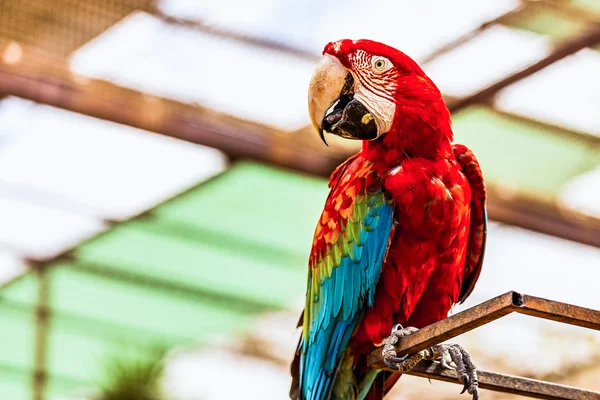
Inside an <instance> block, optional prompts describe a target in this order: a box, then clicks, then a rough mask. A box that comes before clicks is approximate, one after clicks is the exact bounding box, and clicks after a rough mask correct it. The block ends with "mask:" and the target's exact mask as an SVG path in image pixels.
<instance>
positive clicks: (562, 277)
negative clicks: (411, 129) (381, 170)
mask: <svg viewBox="0 0 600 400" xmlns="http://www.w3.org/2000/svg"><path fill="white" fill-rule="evenodd" d="M343 37H349V38H370V39H375V40H380V41H384V42H386V43H388V44H390V45H393V46H395V47H397V48H399V49H401V50H403V51H405V52H406V53H408V54H409V55H411V56H412V57H413V58H415V59H416V60H417V61H418V62H419V63H421V65H422V66H423V68H424V69H425V71H426V72H427V73H428V74H429V75H430V76H431V77H432V78H433V80H434V81H435V82H436V83H437V84H438V85H439V87H440V89H441V90H442V92H443V93H444V95H445V96H446V100H447V104H448V106H449V108H450V109H451V110H452V112H453V121H454V125H453V126H454V131H455V137H456V141H457V142H460V143H464V144H466V145H468V146H469V147H471V148H472V149H473V150H474V151H475V153H476V154H477V156H478V158H479V160H480V162H481V165H482V168H483V171H484V174H485V176H486V178H487V182H488V187H489V204H488V207H489V215H490V218H491V223H490V228H489V234H488V249H487V254H486V260H485V264H484V268H483V272H482V275H481V278H480V280H479V283H478V285H477V286H476V289H475V291H474V292H473V294H472V295H471V297H470V298H469V300H468V301H467V303H466V304H464V305H463V306H461V307H457V308H456V310H455V311H460V310H461V309H464V308H466V307H470V306H473V305H475V304H478V303H480V302H482V301H484V300H487V299H489V298H491V297H494V296H496V295H499V294H501V293H504V292H506V291H508V290H517V291H521V292H523V293H527V294H531V295H536V296H541V297H546V298H550V299H554V300H559V301H563V302H569V303H572V304H576V305H580V306H585V307H590V308H595V309H600V295H599V289H598V288H599V286H598V285H599V284H598V282H600V249H599V248H600V200H599V199H600V2H598V1H597V0H537V1H533V0H522V1H518V0H493V1H492V0H487V1H480V0H456V1H447V0H425V1H419V2H417V1H408V0H407V1H398V0H393V1H392V0H374V1H371V2H365V1H359V0H345V1H343V2H342V1H333V0H322V1H316V0H307V1H302V2H300V1H298V2H293V1H284V0H254V1H243V0H221V1H209V0H105V1H101V0H52V1H51V0H35V1H26V0H2V1H0V339H1V340H0V397H1V398H2V399H7V400H19V399H34V400H59V399H60V400H62V399H105V400H116V399H119V400H200V399H201V400H212V399H215V400H216V399H234V398H243V399H283V398H286V396H287V391H288V386H289V374H288V363H289V361H290V360H291V357H292V353H293V351H294V347H295V345H296V342H297V337H298V336H297V333H296V332H295V330H294V326H295V323H296V321H297V318H298V315H299V312H300V310H301V308H302V304H303V301H304V300H303V296H304V287H305V279H306V278H305V277H306V268H307V267H306V264H307V258H308V253H309V250H310V245H311V242H312V234H313V230H314V226H315V223H316V220H317V217H318V215H319V214H320V211H321V209H322V206H323V203H324V200H325V197H326V195H327V181H326V177H327V176H328V175H329V174H330V173H331V171H332V170H333V168H334V167H335V166H336V165H337V164H338V163H340V162H341V161H342V160H343V159H345V158H346V157H347V156H348V155H350V154H352V153H353V152H354V151H356V150H357V147H356V146H357V144H356V143H354V142H352V143H351V142H344V141H343V140H335V138H332V140H331V141H332V144H331V146H330V147H329V148H326V147H324V146H323V145H322V143H321V142H320V140H319V138H318V136H317V134H316V133H315V132H314V131H313V130H312V128H311V127H309V121H308V113H307V107H306V91H307V87H308V81H309V79H310V76H311V73H312V70H313V68H314V66H315V64H316V62H317V61H318V59H319V54H320V51H321V49H322V48H323V46H324V44H325V43H327V42H328V41H331V40H335V39H339V38H343ZM456 341H457V342H459V343H461V344H463V345H464V346H465V347H466V348H467V349H468V350H469V351H471V354H472V355H473V356H474V357H475V360H476V364H477V365H478V367H480V368H481V369H485V370H489V371H495V372H502V373H511V374H518V375H523V376H527V377H534V378H538V379H546V380H552V381H555V382H561V383H566V384H570V385H576V386H581V387H585V388H588V389H595V390H600V380H599V379H598V376H600V334H598V333H597V332H594V331H591V330H585V329H583V328H577V327H571V326H568V325H561V324H559V323H555V322H549V321H543V320H537V319H534V318H530V317H525V316H517V315H513V316H509V317H506V318H504V319H502V320H499V321H496V322H494V323H492V324H489V325H487V326H485V327H483V328H480V329H477V330H475V331H473V332H470V333H468V334H465V335H462V336H460V337H458V338H457V339H456ZM458 392H459V386H456V385H452V384H446V383H440V382H433V383H429V382H427V380H425V379H420V378H414V377H408V376H407V377H403V378H402V379H401V380H400V382H399V383H398V385H397V386H396V388H395V389H394V391H393V392H392V394H391V395H390V398H393V399H421V398H436V399H461V398H462V399H466V398H467V397H466V395H465V396H459V395H458ZM482 397H483V398H486V399H504V398H507V399H508V398H515V397H514V396H512V397H511V396H508V395H500V394H495V393H490V392H487V393H484V395H483V396H482Z"/></svg>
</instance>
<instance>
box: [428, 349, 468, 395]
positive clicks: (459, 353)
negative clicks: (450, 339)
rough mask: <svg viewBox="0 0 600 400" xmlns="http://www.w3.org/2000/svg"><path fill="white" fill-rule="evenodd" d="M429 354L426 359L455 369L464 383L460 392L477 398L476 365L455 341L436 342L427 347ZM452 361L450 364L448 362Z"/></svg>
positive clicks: (446, 367) (445, 367) (443, 366)
mask: <svg viewBox="0 0 600 400" xmlns="http://www.w3.org/2000/svg"><path fill="white" fill-rule="evenodd" d="M427 351H428V352H429V354H427V357H425V359H426V360H433V361H438V362H439V363H440V364H441V365H442V368H444V369H453V370H456V373H457V374H458V379H459V380H460V381H461V382H462V383H463V384H464V387H463V390H462V392H460V393H461V394H462V393H464V392H465V391H467V392H468V393H469V394H471V395H472V396H473V400H477V399H478V398H479V382H478V381H477V367H475V364H473V360H472V359H471V355H470V354H469V353H468V352H467V351H466V350H465V349H464V348H463V347H462V346H461V345H460V344H456V343H447V344H437V345H435V346H432V347H430V348H429V349H427ZM451 362H452V363H454V365H455V366H456V367H454V366H451V365H450V363H451Z"/></svg>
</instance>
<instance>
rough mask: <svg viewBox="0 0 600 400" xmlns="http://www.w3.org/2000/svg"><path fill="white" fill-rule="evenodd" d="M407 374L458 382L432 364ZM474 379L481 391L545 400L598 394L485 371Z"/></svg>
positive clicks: (591, 398) (597, 399) (593, 399)
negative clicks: (476, 380) (486, 390)
mask: <svg viewBox="0 0 600 400" xmlns="http://www.w3.org/2000/svg"><path fill="white" fill-rule="evenodd" d="M407 374H408V375H414V376H419V377H422V378H428V379H435V380H439V381H444V382H450V383H457V384H459V383H460V382H459V380H458V375H457V374H456V371H453V370H442V368H441V366H440V364H439V363H436V362H433V361H422V362H421V363H419V364H418V365H417V366H416V367H415V368H414V369H413V370H412V371H410V372H408V373H407ZM477 378H478V380H479V387H480V388H481V389H488V390H493V391H495V392H503V393H511V394H515V395H520V396H526V397H531V398H536V399H548V400H565V399H569V400H600V393H599V392H593V391H590V390H585V389H579V388H575V387H572V386H566V385H560V384H557V383H551V382H544V381H539V380H536V379H529V378H521V377H518V376H512V375H503V374H496V373H493V372H486V371H477Z"/></svg>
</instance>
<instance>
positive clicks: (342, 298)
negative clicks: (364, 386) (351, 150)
mask: <svg viewBox="0 0 600 400" xmlns="http://www.w3.org/2000/svg"><path fill="white" fill-rule="evenodd" d="M370 166H371V163H370V162H368V161H367V160H364V159H363V158H362V157H356V156H355V157H353V158H352V159H350V160H348V161H347V162H346V163H345V164H343V165H342V166H340V167H339V168H338V170H336V171H335V172H334V174H333V175H332V179H331V181H330V187H331V191H330V194H329V197H328V199H327V201H326V204H325V209H324V210H323V213H322V215H321V218H320V220H319V222H318V224H317V228H316V232H315V237H314V241H313V248H312V252H311V256H310V260H309V273H308V288H307V295H306V304H305V309H304V318H303V332H302V338H301V342H300V345H299V353H300V354H299V355H300V360H299V365H297V368H298V371H296V373H298V374H299V389H300V392H301V394H300V398H302V399H306V400H312V399H324V398H328V396H329V393H330V391H331V388H332V385H333V381H334V379H335V376H336V373H337V369H338V366H339V363H340V360H341V358H342V354H343V352H344V349H345V348H346V346H347V344H348V342H349V340H350V337H351V336H352V333H353V332H354V330H355V328H356V326H357V325H358V323H359V321H360V318H361V317H362V314H363V311H364V310H365V309H366V308H367V307H369V306H371V305H372V304H373V301H374V294H375V287H376V284H377V280H378V279H379V275H380V273H381V268H382V265H383V262H384V259H385V256H386V253H387V249H388V246H389V241H390V237H391V234H392V220H393V209H394V208H393V205H392V203H391V200H390V199H389V198H388V197H387V196H386V194H385V192H383V191H382V187H381V184H380V183H379V180H378V179H376V178H374V173H373V172H372V171H371V170H370Z"/></svg>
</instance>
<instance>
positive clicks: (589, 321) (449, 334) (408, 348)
mask: <svg viewBox="0 0 600 400" xmlns="http://www.w3.org/2000/svg"><path fill="white" fill-rule="evenodd" d="M513 312H516V313H519V314H526V315H531V316H534V317H538V318H543V319H547V320H552V321H557V322H562V323H565V324H569V325H576V326H581V327H585V328H589V329H594V330H600V311H597V310H592V309H589V308H584V307H578V306H574V305H571V304H566V303H560V302H557V301H552V300H546V299H542V298H539V297H534V296H529V295H524V294H521V293H517V292H508V293H505V294H503V295H501V296H498V297H494V298H493V299H491V300H488V301H486V302H484V303H481V304H479V305H477V306H475V307H472V308H469V309H468V310H465V311H463V312H460V313H458V314H456V315H453V316H451V317H448V318H446V319H444V320H442V321H439V322H437V323H435V324H432V325H429V326H427V327H425V328H423V329H421V330H419V331H417V332H415V333H414V334H412V335H409V336H406V337H404V338H402V339H400V341H399V343H398V346H397V347H396V352H397V354H398V355H399V356H402V355H404V354H413V353H416V352H418V351H420V350H423V349H426V348H428V347H430V346H432V345H434V344H438V343H441V342H444V341H445V340H448V339H451V338H453V337H455V336H458V335H460V334H463V333H465V332H468V331H470V330H473V329H475V328H478V327H480V326H482V325H485V324H487V323H489V322H492V321H494V320H497V319H499V318H502V317H504V316H505V315H508V314H511V313H513ZM368 362H369V365H370V366H372V367H375V368H379V369H382V370H389V371H392V370H390V369H388V368H387V367H386V366H385V364H384V363H383V359H382V355H381V350H375V351H373V352H372V353H371V354H369V358H368ZM392 372H393V371H392ZM408 374H409V375H415V376H421V377H425V378H430V379H436V380H441V381H446V382H453V383H459V381H458V379H457V376H456V374H455V372H454V371H444V370H442V369H441V368H440V366H439V364H438V363H434V362H431V361H422V362H421V363H419V364H418V365H417V367H415V368H414V369H413V370H412V371H411V372H409V373H408ZM478 378H479V387H480V388H482V389H488V390H493V391H497V392H504V393H512V394H516V395H521V396H527V397H532V398H538V399H552V400H558V399H573V400H600V392H594V391H589V390H584V389H578V388H574V387H570V386H565V385H560V384H556V383H550V382H544V381H539V380H535V379H528V378H522V377H517V376H511V375H503V374H496V373H492V372H486V371H478Z"/></svg>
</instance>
